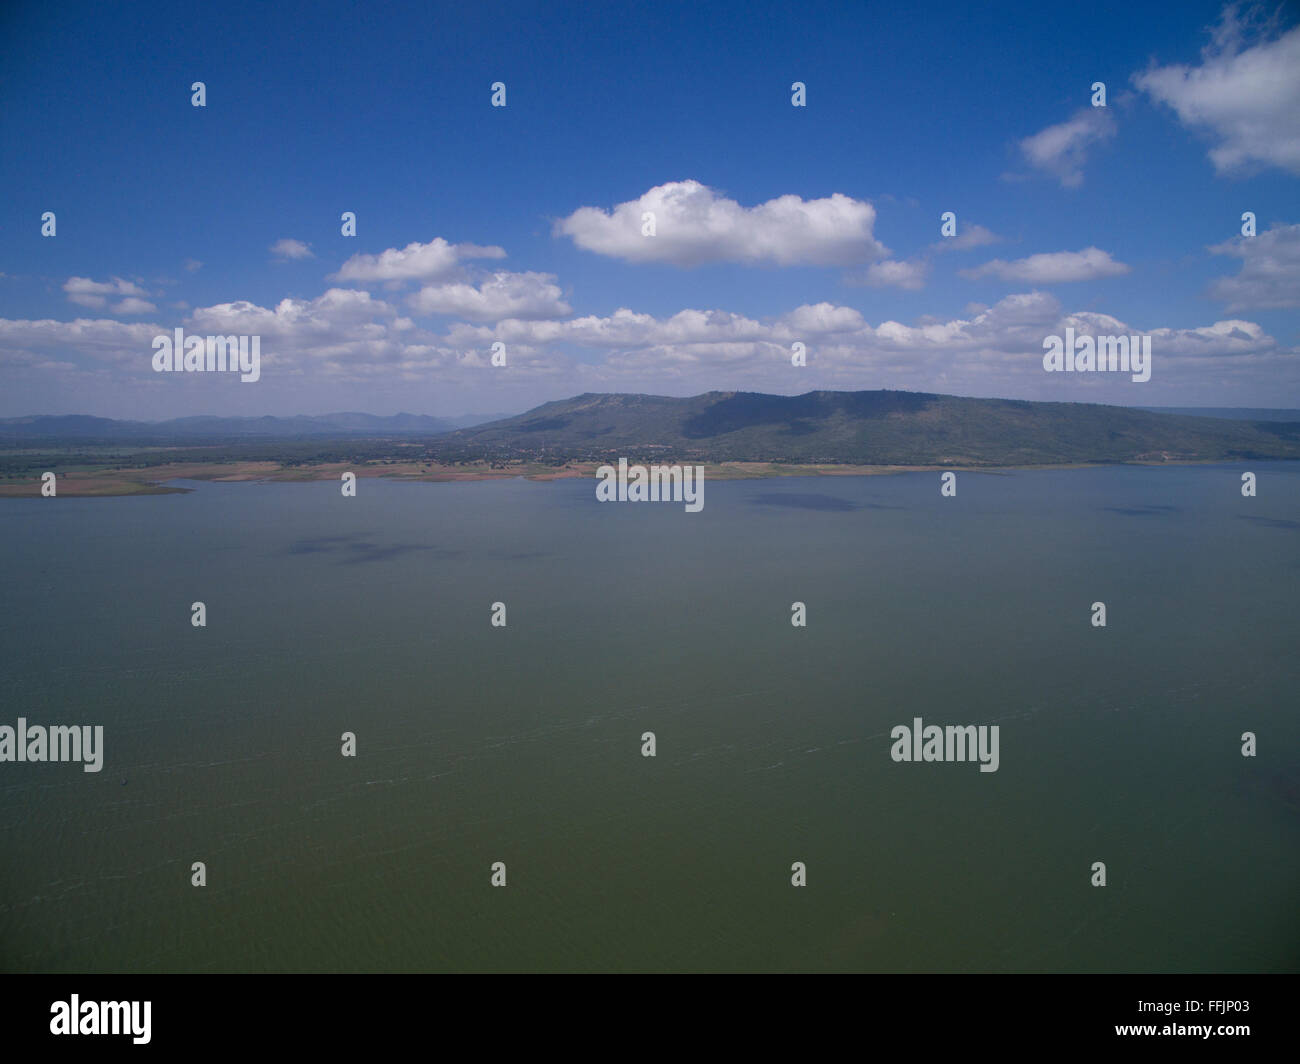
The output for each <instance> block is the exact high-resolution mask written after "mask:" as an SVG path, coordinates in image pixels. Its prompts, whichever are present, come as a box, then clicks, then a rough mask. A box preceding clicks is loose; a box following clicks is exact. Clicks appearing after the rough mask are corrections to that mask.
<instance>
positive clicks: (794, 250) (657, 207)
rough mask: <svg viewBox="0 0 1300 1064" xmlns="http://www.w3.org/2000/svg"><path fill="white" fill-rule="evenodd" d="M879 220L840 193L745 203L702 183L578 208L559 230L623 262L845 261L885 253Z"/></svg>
mask: <svg viewBox="0 0 1300 1064" xmlns="http://www.w3.org/2000/svg"><path fill="white" fill-rule="evenodd" d="M647 212H649V213H652V214H653V215H654V221H655V235H654V236H644V235H642V226H643V216H644V215H645V214H646V213H647ZM875 221H876V211H875V208H874V207H873V206H872V205H871V204H870V203H866V202H863V201H861V200H855V199H852V198H850V197H848V196H845V195H842V194H840V193H835V194H834V195H832V196H829V197H827V198H825V199H815V200H804V199H801V198H800V197H798V196H794V195H787V196H778V197H777V198H776V199H772V200H768V201H767V202H766V203H760V204H758V205H757V206H755V207H743V206H741V205H740V204H739V203H737V202H736V201H735V200H732V199H728V198H727V197H725V196H723V195H721V194H719V193H718V192H716V191H715V190H713V189H711V188H709V187H707V186H706V185H702V184H700V182H698V181H672V182H669V183H667V184H664V185H657V186H655V187H654V188H652V189H650V190H649V191H648V192H646V193H645V194H644V195H642V196H641V197H640V198H639V199H635V200H629V201H628V202H626V203H620V204H619V205H618V206H616V207H614V208H613V210H611V211H605V210H602V209H600V208H598V207H580V208H579V209H578V210H576V211H574V212H573V213H572V214H571V215H569V216H568V217H567V218H563V219H561V220H559V221H558V222H556V223H555V227H554V231H555V233H556V235H560V236H567V237H569V238H570V239H572V240H573V242H574V243H575V244H576V245H577V246H578V247H580V248H584V249H585V250H587V251H594V252H596V253H597V254H600V255H608V256H610V257H611V258H617V259H622V260H624V261H625V262H636V263H641V262H663V263H669V264H671V265H674V266H700V265H703V264H705V263H713V262H736V263H742V264H745V265H759V264H772V265H778V266H793V265H822V266H835V265H840V266H843V265H850V264H853V263H858V262H865V261H868V260H870V259H875V258H879V257H880V256H882V255H886V254H888V249H886V248H885V247H884V246H883V245H882V244H880V243H879V242H878V241H877V240H876V239H875V237H874V236H873V234H872V229H873V227H874V226H875Z"/></svg>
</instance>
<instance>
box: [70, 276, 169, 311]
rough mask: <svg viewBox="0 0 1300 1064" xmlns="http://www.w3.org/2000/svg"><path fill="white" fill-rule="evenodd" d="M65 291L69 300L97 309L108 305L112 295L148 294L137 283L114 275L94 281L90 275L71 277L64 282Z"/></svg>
mask: <svg viewBox="0 0 1300 1064" xmlns="http://www.w3.org/2000/svg"><path fill="white" fill-rule="evenodd" d="M63 291H64V292H66V293H67V294H68V300H69V302H72V303H76V304H77V305H78V306H82V307H93V308H95V309H96V310H99V309H102V308H104V307H106V306H107V305H108V300H109V297H110V296H147V295H148V294H149V293H148V292H146V291H145V290H144V289H143V288H141V287H140V286H139V285H137V284H133V283H132V282H130V281H124V280H123V279H122V278H121V277H113V278H110V279H109V280H108V281H92V280H91V279H90V278H89V277H69V278H68V279H67V280H66V281H64V282H63Z"/></svg>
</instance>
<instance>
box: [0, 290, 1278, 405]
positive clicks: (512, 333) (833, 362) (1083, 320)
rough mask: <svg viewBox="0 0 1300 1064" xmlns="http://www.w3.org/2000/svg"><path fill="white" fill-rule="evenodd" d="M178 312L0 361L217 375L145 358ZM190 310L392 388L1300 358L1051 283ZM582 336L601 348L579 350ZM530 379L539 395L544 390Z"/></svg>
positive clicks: (993, 387) (1210, 373)
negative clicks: (413, 310)
mask: <svg viewBox="0 0 1300 1064" xmlns="http://www.w3.org/2000/svg"><path fill="white" fill-rule="evenodd" d="M172 327H173V325H172V324H167V325H163V326H159V325H152V324H150V325H145V324H138V325H136V324H126V323H122V322H117V321H112V320H78V321H76V322H55V321H5V320H0V365H3V366H4V367H5V370H6V372H7V373H10V374H21V373H29V372H30V374H32V375H33V378H42V377H48V376H49V375H50V374H51V373H54V372H57V374H58V375H59V377H60V379H61V380H72V379H73V378H75V379H77V380H79V381H81V382H83V384H85V385H86V386H87V387H94V388H98V387H100V385H110V384H113V383H118V384H123V383H125V382H130V384H131V385H132V386H133V387H139V386H141V385H144V386H147V387H151V388H152V387H157V388H162V387H164V386H165V387H167V388H174V387H182V386H183V387H194V388H196V389H204V388H209V387H213V386H214V385H212V384H211V383H210V382H198V383H193V384H183V383H178V382H177V381H171V380H170V379H169V380H168V381H164V382H162V383H160V382H159V376H158V375H155V374H153V373H152V372H151V369H150V360H151V354H152V348H151V341H152V338H153V336H155V335H157V333H158V332H159V331H170V329H171V328H172ZM184 327H185V329H186V331H187V332H188V333H191V334H199V333H207V334H218V335H224V334H231V333H234V334H241V333H254V334H258V335H261V336H262V365H263V378H262V379H263V383H264V386H266V387H269V388H277V387H283V388H287V389H292V388H294V387H296V386H297V385H295V384H294V382H295V381H298V382H302V381H303V379H304V378H307V377H310V378H311V379H312V380H313V381H314V382H317V383H320V382H347V383H354V384H358V385H373V386H374V387H375V388H376V389H381V390H382V389H392V388H394V387H400V388H408V387H409V386H410V385H423V386H431V387H434V386H436V388H438V389H439V390H441V389H445V388H447V387H455V386H467V387H471V388H473V387H481V386H482V384H481V382H482V381H483V374H484V372H485V371H487V369H488V360H489V359H490V349H491V345H492V343H493V342H494V341H495V340H503V341H505V342H506V343H507V346H508V351H509V359H510V361H509V369H508V373H509V375H510V378H509V379H510V380H511V381H514V382H515V383H516V384H518V383H519V382H520V381H529V380H532V381H548V382H550V383H549V384H548V385H547V387H548V389H549V390H550V394H552V395H563V394H574V393H577V392H582V391H593V390H615V391H655V392H657V393H658V394H663V390H662V389H663V387H665V386H667V385H669V384H671V386H672V388H673V389H674V390H675V391H676V392H677V393H678V394H682V393H693V392H697V391H706V390H708V389H709V388H722V389H727V388H734V387H735V386H736V382H737V381H738V380H743V381H744V387H746V388H749V389H755V390H767V391H788V390H790V387H791V383H790V365H789V359H790V345H791V344H792V343H793V342H795V341H801V342H803V343H805V344H806V345H807V346H808V352H809V366H808V370H807V375H806V376H802V377H801V378H800V381H799V385H800V386H804V387H828V388H878V387H889V388H908V389H915V390H919V391H940V392H949V393H953V394H966V395H1003V396H1008V395H1014V396H1020V397H1042V398H1065V397H1071V396H1074V397H1084V396H1086V397H1087V398H1089V399H1093V400H1104V399H1111V400H1115V401H1121V402H1130V403H1131V402H1134V401H1137V399H1138V398H1142V399H1147V401H1150V400H1149V399H1148V397H1149V396H1154V395H1155V394H1156V392H1157V391H1158V393H1159V395H1160V397H1161V400H1162V401H1166V402H1171V401H1173V400H1174V399H1176V398H1178V397H1179V396H1180V395H1181V394H1189V393H1190V394H1198V395H1201V394H1204V389H1205V388H1206V387H1207V383H1206V382H1207V381H1209V382H1211V384H1212V385H1213V386H1214V388H1215V389H1216V394H1218V395H1227V394H1231V391H1232V388H1233V387H1234V386H1239V387H1242V388H1245V389H1250V388H1252V387H1256V386H1257V382H1258V380H1259V379H1260V378H1261V376H1267V377H1268V379H1269V380H1271V381H1274V382H1275V384H1277V385H1278V386H1293V385H1294V384H1295V383H1296V382H1297V376H1298V374H1297V363H1298V362H1300V360H1298V359H1297V357H1296V354H1297V352H1296V351H1295V350H1294V349H1286V348H1281V347H1279V345H1278V344H1277V341H1276V340H1274V339H1273V338H1272V337H1271V336H1269V335H1268V334H1267V333H1266V332H1265V331H1264V329H1263V328H1262V327H1261V326H1259V325H1258V324H1256V323H1253V322H1250V321H1245V320H1241V319H1236V318H1233V319H1229V320H1226V321H1218V322H1214V323H1213V324H1210V325H1205V326H1200V327H1197V328H1188V329H1176V328H1167V327H1160V328H1150V327H1145V326H1137V325H1132V324H1127V323H1125V322H1122V321H1120V320H1118V319H1116V318H1114V317H1111V316H1109V315H1106V314H1101V313H1096V312H1092V311H1088V312H1073V313H1066V312H1064V311H1063V309H1062V307H1061V304H1060V303H1059V302H1058V301H1057V300H1056V299H1055V298H1054V297H1053V296H1052V295H1050V294H1047V293H1044V292H1040V291H1032V292H1024V293H1017V294H1014V295H1009V296H1007V297H1005V298H1003V299H1001V300H999V301H998V302H997V303H995V304H994V305H993V306H991V307H982V306H978V305H974V306H971V307H970V308H968V310H967V311H966V313H965V314H964V315H962V316H960V317H955V318H951V319H940V318H921V319H917V320H915V321H913V322H911V323H904V322H900V321H893V320H886V321H882V322H880V323H879V324H872V323H870V322H868V321H867V320H865V319H864V317H863V316H862V314H861V313H860V312H859V311H857V310H856V309H854V308H851V307H844V306H838V305H836V304H833V303H829V302H822V303H816V304H805V305H802V306H799V307H795V308H794V309H792V310H790V311H788V312H786V313H784V314H782V315H780V316H777V317H775V318H771V319H764V320H759V319H755V318H750V317H747V316H746V315H743V314H737V313H734V312H730V311H724V310H717V309H713V310H706V309H688V310H682V311H679V312H677V313H675V314H671V315H668V316H665V317H657V316H655V315H651V314H645V313H640V312H637V311H634V310H631V309H628V308H620V309H619V310H617V311H615V312H614V313H612V314H609V315H604V316H600V315H586V316H583V317H578V318H572V319H566V320H524V319H521V318H507V319H504V320H502V321H498V322H496V323H494V324H492V325H481V324H473V323H470V322H460V323H456V324H453V325H451V326H450V327H449V328H448V329H447V331H446V332H445V334H441V335H439V334H435V333H433V332H430V331H428V330H425V329H423V328H421V327H419V326H418V325H417V324H416V323H415V322H413V321H412V320H411V319H410V318H407V317H403V316H401V315H400V314H399V313H398V311H397V310H396V308H395V307H394V306H392V305H391V304H389V303H386V302H384V301H383V300H379V299H375V298H374V297H372V296H371V295H370V294H369V293H367V292H363V291H356V290H351V289H330V290H329V291H327V292H325V293H323V294H322V295H321V296H319V297H317V298H316V299H312V300H301V299H285V300H281V301H280V302H279V303H277V304H276V305H275V306H274V307H262V306H258V305H256V304H253V303H250V302H247V301H236V302H232V303H223V304H218V305H216V306H210V307H203V308H199V309H196V310H195V311H194V312H193V313H192V314H191V316H190V318H189V319H188V320H187V321H185V322H184ZM1067 327H1070V328H1073V329H1074V330H1075V332H1076V334H1079V335H1082V334H1085V333H1087V334H1092V335H1107V334H1111V335H1130V334H1134V333H1147V334H1150V335H1151V336H1152V346H1153V351H1154V355H1155V359H1156V361H1155V371H1154V375H1153V381H1155V382H1157V383H1155V384H1153V385H1152V386H1151V387H1150V388H1148V387H1147V386H1145V385H1144V386H1143V391H1142V393H1141V396H1137V395H1136V394H1135V393H1134V392H1133V391H1132V385H1131V383H1127V384H1126V383H1125V381H1127V378H1124V379H1123V380H1121V379H1120V378H1119V377H1118V375H1103V374H1096V375H1070V379H1068V380H1066V379H1062V378H1063V377H1065V376H1066V375H1061V374H1045V373H1044V372H1043V370H1042V353H1043V347H1042V341H1043V338H1044V337H1045V336H1047V335H1051V334H1056V335H1062V334H1063V330H1064V329H1065V328H1067ZM574 349H586V350H587V351H588V352H591V353H592V354H594V356H595V357H594V358H593V357H592V356H591V354H589V355H588V356H587V357H584V358H581V359H579V358H576V357H575V356H574V354H573V353H572V352H573V350H574ZM492 372H493V373H495V372H497V371H496V370H492ZM801 372H802V371H801ZM106 374H107V376H106ZM1076 378H1077V379H1076ZM493 380H494V381H497V380H505V378H495V377H494V378H493ZM87 382H90V383H87ZM277 382H278V383H277ZM509 386H513V385H509ZM492 387H496V388H499V387H500V384H494V385H492ZM1180 388H1181V389H1183V391H1182V392H1181V393H1180V391H1179V389H1180ZM160 394H161V393H160ZM194 394H200V393H199V392H197V391H196V392H195V393H194ZM285 394H286V396H292V395H293V394H294V393H293V392H292V391H286V393H285ZM494 394H496V393H494ZM517 394H518V395H519V397H520V400H521V401H523V400H524V399H526V398H527V395H526V393H524V392H519V393H517ZM532 397H533V399H534V402H535V399H536V393H535V392H533V393H532Z"/></svg>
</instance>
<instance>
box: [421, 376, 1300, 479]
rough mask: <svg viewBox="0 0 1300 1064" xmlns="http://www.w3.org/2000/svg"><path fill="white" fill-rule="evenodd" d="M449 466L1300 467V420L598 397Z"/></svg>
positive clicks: (521, 418)
mask: <svg viewBox="0 0 1300 1064" xmlns="http://www.w3.org/2000/svg"><path fill="white" fill-rule="evenodd" d="M435 446H436V448H437V450H438V452H439V453H440V454H441V455H443V456H445V457H449V458H462V459H463V458H494V459H504V460H521V459H523V460H543V461H547V460H549V461H556V460H565V461H575V460H576V461H582V460H591V459H606V458H610V457H617V456H627V457H629V458H658V457H662V458H675V459H680V460H687V459H691V460H696V461H714V462H718V461H763V462H796V463H818V462H832V463H845V464H855V465H858V464H861V465H981V466H1015V465H1050V464H1066V463H1080V462H1085V463H1087V462H1097V463H1113V462H1139V461H1161V460H1165V461H1233V460H1239V459H1262V458H1300V423H1298V422H1265V421H1249V420H1228V419H1219V418H1207V417H1197V416H1187V415H1180V414H1157V413H1152V412H1150V411H1146V410H1139V409H1135V408H1132V407H1118V406H1102V405H1098V404H1092V403H1040V402H1027V401H1022V400H1012V399H964V398H959V397H957V396H950V395H933V394H929V393H924V392H893V391H869V392H808V393H806V394H805V395H796V396H784V395H764V394H761V393H757V392H709V393H707V394H705V395H697V396H693V397H691V398H687V399H675V398H669V397H665V396H654V395H620V394H594V393H588V394H585V395H579V396H576V397H575V398H573V399H564V400H560V401H557V402H553V403H546V404H544V405H542V406H539V407H537V408H535V409H533V410H530V411H528V412H527V413H525V414H520V415H518V416H517V417H511V418H505V419H504V420H501V421H494V422H490V423H489V424H486V425H480V426H476V427H474V428H470V429H462V430H460V431H457V432H452V433H448V434H446V435H444V436H440V437H437V439H436V441H435Z"/></svg>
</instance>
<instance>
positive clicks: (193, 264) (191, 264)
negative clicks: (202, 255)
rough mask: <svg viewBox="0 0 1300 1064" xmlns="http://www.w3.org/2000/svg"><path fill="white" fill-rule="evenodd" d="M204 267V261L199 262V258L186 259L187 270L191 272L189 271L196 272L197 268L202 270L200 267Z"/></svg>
mask: <svg viewBox="0 0 1300 1064" xmlns="http://www.w3.org/2000/svg"><path fill="white" fill-rule="evenodd" d="M202 268H203V263H201V262H199V260H198V259H186V260H185V269H186V271H187V272H189V273H194V272H196V271H197V270H200V269H202Z"/></svg>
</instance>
